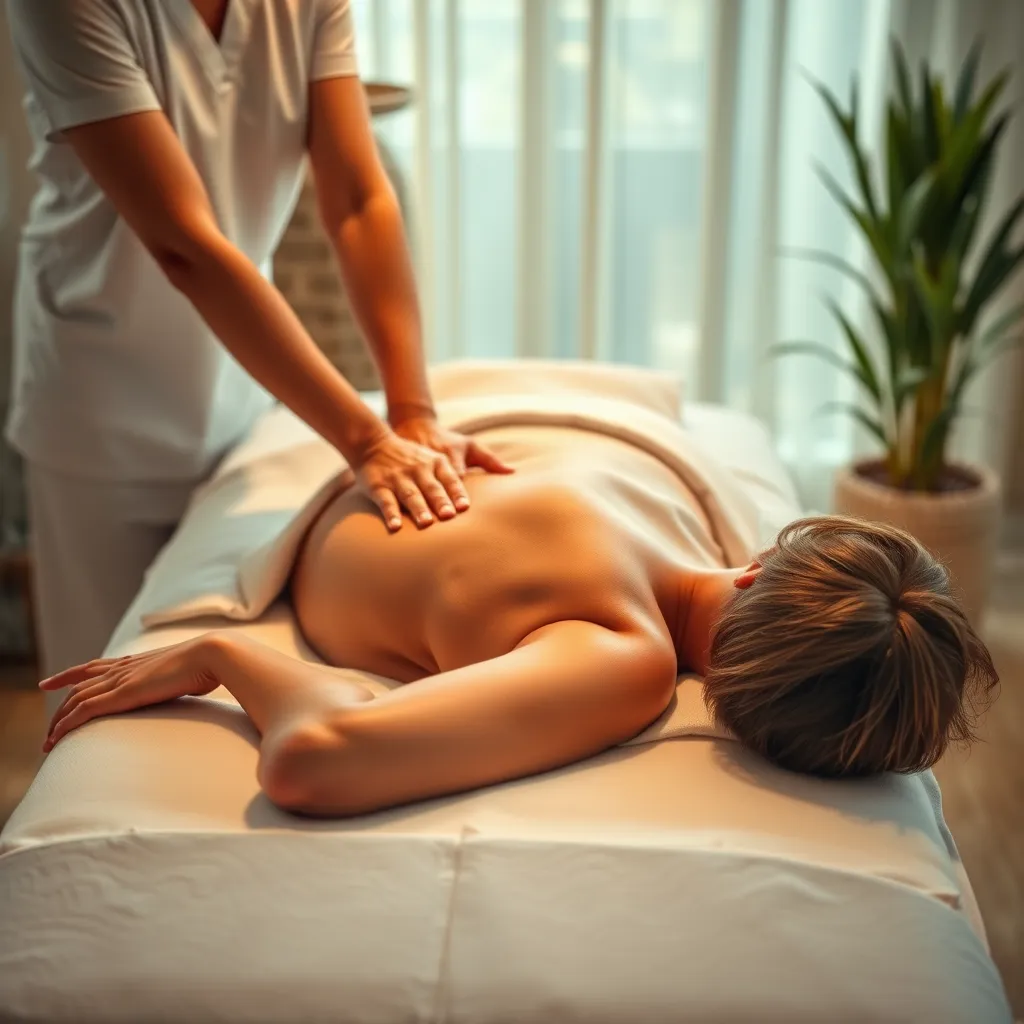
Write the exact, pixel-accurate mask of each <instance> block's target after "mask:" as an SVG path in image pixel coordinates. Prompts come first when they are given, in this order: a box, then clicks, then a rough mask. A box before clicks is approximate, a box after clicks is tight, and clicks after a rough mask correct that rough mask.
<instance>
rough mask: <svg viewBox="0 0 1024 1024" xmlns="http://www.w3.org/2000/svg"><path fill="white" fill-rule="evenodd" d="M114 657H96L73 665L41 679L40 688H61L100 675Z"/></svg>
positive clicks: (111, 662) (113, 660) (113, 661)
mask: <svg viewBox="0 0 1024 1024" xmlns="http://www.w3.org/2000/svg"><path fill="white" fill-rule="evenodd" d="M115 660H116V659H114V658H96V659H95V660H93V661H87V662H85V664H83V665H74V666H72V667H71V668H66V669H63V670H62V671H60V672H57V673H55V674H54V675H52V676H49V677H48V678H46V679H43V680H42V681H41V682H40V683H39V689H40V690H61V689H63V688H64V687H65V686H77V685H78V683H80V682H82V681H83V680H85V679H94V678H95V677H96V676H100V675H102V674H103V673H104V672H106V671H107V670H108V669H109V668H110V666H111V665H113V664H114V663H115Z"/></svg>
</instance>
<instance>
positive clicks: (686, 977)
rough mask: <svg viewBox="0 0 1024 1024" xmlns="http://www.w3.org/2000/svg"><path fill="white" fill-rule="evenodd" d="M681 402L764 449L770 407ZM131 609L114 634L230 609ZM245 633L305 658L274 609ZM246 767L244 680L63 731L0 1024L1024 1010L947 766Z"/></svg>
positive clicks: (755, 462)
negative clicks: (937, 769) (407, 801)
mask: <svg viewBox="0 0 1024 1024" xmlns="http://www.w3.org/2000/svg"><path fill="white" fill-rule="evenodd" d="M687 420H688V426H689V428H690V429H692V430H693V431H694V432H696V433H699V434H700V435H701V437H702V438H704V439H705V440H706V441H710V442H711V443H717V442H720V443H721V447H722V458H723V460H724V461H725V462H726V463H727V464H730V465H733V466H735V467H736V468H737V469H738V470H739V471H741V472H750V473H751V474H753V475H754V476H757V475H758V474H763V473H764V467H765V465H771V464H772V463H771V462H765V461H764V459H763V458H762V457H761V456H762V454H763V451H764V450H765V449H766V448H767V441H766V439H765V438H764V436H763V432H762V431H760V428H758V427H757V426H756V425H755V424H753V422H752V421H749V420H745V419H744V418H743V417H737V416H735V415H734V414H728V413H723V412H722V411H720V410H713V409H701V408H700V407H691V408H689V409H688V410H687ZM174 569H175V567H174V559H173V557H171V554H170V553H169V555H168V557H167V558H166V559H165V560H164V561H163V568H162V569H161V570H160V571H161V572H165V573H167V574H168V575H173V573H174ZM154 573H155V570H154ZM151 583H152V584H153V585H154V586H157V585H159V583H160V581H159V580H155V581H154V580H153V579H152V578H151ZM139 613H140V606H139V603H138V602H137V604H136V606H135V607H134V608H133V610H132V611H131V612H130V613H129V615H128V616H127V617H126V620H125V623H124V624H123V626H122V629H121V630H120V631H119V634H118V637H117V639H116V643H115V646H114V648H113V650H114V651H130V650H140V649H145V648H150V647H156V646H161V645H163V644H166V643H171V642H175V641H176V640H178V639H183V638H185V637H186V636H189V635H194V634H195V633H197V632H201V631H202V630H203V629H205V628H209V627H211V626H217V627H218V628H220V627H223V625H224V623H223V620H207V621H199V622H190V623H179V624H175V625H168V626H164V627H161V628H160V629H154V630H149V631H146V632H142V631H140V628H139ZM230 628H232V629H238V630H244V631H245V632H248V633H251V634H252V635H255V636H257V637H259V638H260V639H262V640H263V641H264V642H268V643H271V644H273V645H275V646H277V647H279V648H280V649H282V650H286V651H289V652H292V653H294V654H296V655H298V656H309V652H308V650H306V649H305V648H304V646H303V645H302V643H301V640H300V638H299V637H298V635H297V632H296V630H295V626H294V622H293V620H292V618H291V616H290V614H289V612H288V609H287V608H285V607H283V606H281V605H276V606H275V607H274V608H272V609H271V611H270V613H269V614H268V615H266V616H264V617H263V618H262V619H261V620H259V621H258V622H255V623H247V624H244V625H236V626H232V627H230ZM696 685H697V684H696V683H695V682H694V681H692V680H690V681H683V683H682V684H681V687H680V691H679V703H678V705H677V710H676V714H677V715H679V716H681V718H677V722H679V721H685V722H688V724H689V726H690V727H692V728H696V727H697V726H698V725H699V724H700V707H701V705H700V702H699V699H697V698H699V692H698V691H697V690H696V688H695V687H696ZM215 696H218V697H225V695H224V694H223V692H222V691H218V694H217V695H215ZM255 763H256V738H255V736H254V734H253V731H252V729H251V726H250V725H249V724H248V722H247V720H246V719H245V716H244V715H243V714H242V713H241V711H240V710H239V709H238V708H237V707H236V706H234V705H233V703H231V702H230V700H229V699H227V698H226V699H224V700H215V701H213V700H202V701H182V702H178V703H176V704H174V705H171V706H166V707H161V708H150V709H146V710H144V711H140V712H137V713H135V714H132V715H126V716H120V717H116V718H111V719H101V720H98V721H96V722H93V723H90V724H89V725H87V726H86V727H84V728H82V729H81V730H79V731H77V732H76V733H74V734H72V736H70V737H69V738H68V739H67V740H66V741H65V742H63V743H62V744H60V745H59V746H58V747H57V748H56V750H55V751H54V752H53V753H52V754H51V755H50V757H49V758H48V760H47V762H46V764H45V765H44V767H43V770H42V771H41V773H40V775H39V777H38V778H37V780H36V782H35V783H34V784H33V787H32V789H31V791H30V793H29V794H28V796H27V797H26V799H25V801H24V802H23V803H22V805H21V806H20V807H19V808H18V810H17V811H16V812H15V814H14V816H13V817H12V819H11V820H10V822H9V823H8V825H7V827H6V828H5V830H4V832H3V834H2V837H0V851H2V852H0V1019H3V1020H49V1021H77V1022H82V1024H89V1022H92V1021H122V1020H123V1021H143V1020H146V1021H148V1020H167V1021H181V1020H189V1021H206V1020H218V1019H232V1020H239V1021H283V1020H288V1021H304V1020H325V1021H326V1020H331V1021H360V1022H374V1021H381V1022H384V1021H396V1020H422V1021H467V1022H469V1021H472V1022H475V1024H486V1022H490V1021H495V1022H497V1021H508V1020H515V1021H522V1022H529V1021H538V1022H540V1021H544V1022H548V1021H553V1020H558V1021H563V1020H564V1021H569V1020H588V1021H609V1022H615V1024H624V1022H634V1021H644V1022H651V1024H654V1022H658V1021H662V1020H666V1021H667V1020H672V1021H691V1020H692V1021H702V1022H714V1021H733V1020H758V1021H770V1020H779V1021H783V1020H784V1021H792V1022H802V1021H808V1022H810V1021H814V1022H818V1021H821V1020H829V1021H857V1022H869V1021H889V1020H914V1021H916V1020H921V1021H925V1020H927V1021H930V1022H931V1021H950V1022H952V1021H972V1022H979V1024H981V1022H989V1021H991V1022H1004V1021H1008V1020H1009V1019H1010V1015H1009V1010H1008V1007H1007V1005H1006V1001H1005V997H1004V995H1003V992H1002V988H1001V984H1000V982H999V979H998V976H997V973H996V971H995V968H994V966H993V965H992V963H991V960H990V959H989V958H988V956H987V954H986V952H985V947H984V939H983V933H982V932H981V931H980V924H979V923H978V922H977V920H976V919H974V921H973V927H972V916H973V915H974V913H975V912H976V907H975V905H974V901H973V895H972V894H971V892H970V888H969V885H968V884H967V883H966V879H965V876H964V875H963V872H962V868H961V867H960V865H959V862H958V861H957V860H956V857H955V847H953V846H952V842H951V840H950V839H949V837H948V832H947V831H946V830H945V826H944V824H943V823H942V820H941V813H938V814H937V813H936V807H937V803H936V800H937V788H936V787H935V784H934V780H933V779H932V777H931V775H930V774H929V773H926V774H924V775H921V776H914V777H893V776H889V777H885V778H881V779H875V780H864V781H857V782H846V783H834V782H833V783H829V782H822V781H819V780H814V779H809V778H803V777H799V776H795V775H791V774H789V773H785V772H781V771H778V770H776V769H773V768H771V767H770V766H768V765H766V764H765V763H764V762H762V761H760V760H759V759H757V758H755V757H753V756H752V755H749V754H747V753H746V752H745V751H743V750H742V749H740V748H739V747H738V745H737V744H735V743H733V742H731V741H727V740H722V739H715V738H712V737H709V736H691V737H690V738H688V739H674V740H670V741H661V742H654V743H648V744H644V745H642V746H634V747H631V748H628V749H619V750H616V751H611V752H608V753H606V754H604V755H602V756H600V757H598V758H594V759H592V760H591V761H589V762H586V763H585V764H582V765H577V766H573V767H571V768H568V769H565V770H562V771H558V772H553V773H549V774H547V775H544V776H541V777H538V778H534V779H529V780H524V781H521V782H516V783H511V784H508V785H505V786H498V787H493V788H490V789H487V790H482V791H479V792H476V793H471V794H466V795H463V796H460V797H456V798H452V799H446V800H438V801H431V802H428V803H425V804H421V805H417V806H414V807H410V808H403V809H399V810H395V811H390V812H387V813H384V814H378V815H374V816H371V817H369V818H364V819H359V820H355V821H347V822H307V821H302V820H300V819H296V818H292V817H290V816H288V815H285V814H282V813H281V812H279V811H277V810H276V809H274V808H273V807H272V806H271V805H270V804H269V803H268V802H267V801H266V800H265V799H264V798H263V797H262V796H261V795H260V793H259V789H258V786H257V785H256V781H255Z"/></svg>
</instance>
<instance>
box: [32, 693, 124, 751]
mask: <svg viewBox="0 0 1024 1024" xmlns="http://www.w3.org/2000/svg"><path fill="white" fill-rule="evenodd" d="M114 710H116V709H115V708H114V706H113V705H112V703H111V701H110V697H109V694H107V693H100V694H98V695H97V696H95V697H88V698H86V699H85V700H83V701H82V702H81V704H76V705H75V708H74V710H73V711H70V712H68V714H66V715H64V717H63V718H61V720H60V721H59V722H58V723H57V724H56V725H55V726H54V727H53V731H52V732H51V733H50V735H49V736H47V738H46V742H45V743H44V744H43V751H44V752H46V753H49V751H51V750H53V748H54V746H55V745H56V744H57V743H59V742H60V741H61V739H63V737H65V736H67V734H68V733H69V732H71V730H72V729H77V728H78V727H79V726H80V725H85V723H86V722H88V721H89V720H90V719H92V718H96V717H97V716H99V715H105V714H109V713H110V712H112V711H114Z"/></svg>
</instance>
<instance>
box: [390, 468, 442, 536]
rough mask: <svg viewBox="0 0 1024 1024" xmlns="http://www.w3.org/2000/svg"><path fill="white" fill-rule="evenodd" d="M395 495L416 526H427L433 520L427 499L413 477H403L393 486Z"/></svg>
mask: <svg viewBox="0 0 1024 1024" xmlns="http://www.w3.org/2000/svg"><path fill="white" fill-rule="evenodd" d="M395 495H396V497H397V498H398V500H399V501H400V502H401V503H402V506H403V507H404V508H405V510H406V511H407V512H408V513H409V515H410V516H412V521H413V522H414V523H415V524H416V525H417V526H429V525H430V524H431V523H432V522H433V521H434V515H433V513H432V512H431V511H430V506H429V505H428V504H427V499H426V498H424V497H423V492H422V491H421V490H420V489H419V486H418V485H417V484H416V481H415V479H413V478H411V477H404V478H403V479H402V480H401V481H400V482H399V483H398V484H397V485H396V487H395Z"/></svg>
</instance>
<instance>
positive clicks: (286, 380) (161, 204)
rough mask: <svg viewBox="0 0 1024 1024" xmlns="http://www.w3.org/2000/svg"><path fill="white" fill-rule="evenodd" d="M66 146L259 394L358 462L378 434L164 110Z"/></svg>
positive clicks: (79, 133) (87, 133) (103, 126)
mask: <svg viewBox="0 0 1024 1024" xmlns="http://www.w3.org/2000/svg"><path fill="white" fill-rule="evenodd" d="M64 134H65V136H66V138H67V140H68V142H69V143H70V144H71V146H72V147H73V149H74V150H75V153H76V154H77V155H78V157H79V159H80V160H81V161H82V163H83V164H84V166H85V168H86V170H87V171H88V172H89V174H90V176H91V177H92V178H93V180H94V181H95V182H96V183H97V184H98V185H99V187H100V188H101V189H102V190H103V191H104V193H105V194H106V195H107V196H108V198H109V199H110V200H111V202H112V203H113V205H114V207H115V208H116V209H117V211H118V213H119V214H120V215H121V216H122V217H123V218H124V220H125V221H126V222H127V223H128V225H129V226H130V227H131V228H132V229H133V230H134V231H135V233H136V234H137V235H138V236H139V238H140V239H141V240H142V242H143V244H144V245H145V246H146V248H147V249H148V250H149V252H150V253H151V254H152V255H153V257H154V259H156V261H157V263H158V264H159V265H160V267H161V268H162V269H163V271H164V273H165V274H166V275H167V277H168V279H169V280H170V281H171V283H172V284H173V285H174V286H175V287H176V288H177V289H178V290H179V291H181V292H182V293H183V294H184V295H185V296H186V297H187V298H188V299H189V300H190V301H191V303H192V304H193V306H195V308H196V310H197V311H198V312H199V314H200V315H201V316H202V317H203V319H204V320H205V321H206V322H207V324H208V325H209V326H210V328H211V330H212V331H213V332H214V334H216V335H217V337H218V338H220V340H221V341H222V342H223V344H224V345H225V347H226V348H227V349H228V350H229V351H230V352H231V354H232V355H233V356H234V357H235V358H236V359H237V360H238V361H239V363H241V364H242V366H244V367H245V369H246V370H248V371H249V373H250V374H252V376H253V377H254V378H255V379H256V380H257V381H259V382H260V384H262V385H263V386H264V387H265V388H266V389H267V390H268V391H270V392H271V393H272V394H273V395H275V396H276V397H277V398H279V399H280V400H281V401H282V402H283V403H284V404H285V405H287V406H288V407H289V408H290V409H292V410H293V411H294V412H295V413H296V414H297V415H298V416H300V417H301V418H302V419H303V420H305V422H306V423H308V424H309V425H310V426H311V427H312V428H313V429H314V430H315V431H316V432H317V433H318V434H320V435H321V436H322V437H323V438H325V439H326V440H327V441H329V442H330V443H331V444H332V445H334V446H335V447H336V448H337V449H338V450H339V451H340V452H341V453H342V454H343V455H344V456H345V457H346V458H347V459H349V460H350V461H352V462H355V463H358V462H359V461H361V460H362V458H363V455H364V452H365V451H366V450H367V449H369V448H370V447H371V446H372V445H373V444H374V443H375V442H377V441H379V440H380V439H381V437H382V436H383V434H384V433H385V432H386V428H385V427H384V424H382V423H381V422H380V420H379V419H378V418H377V417H376V416H374V414H373V413H372V411H371V410H370V409H368V408H367V407H366V405H365V403H364V402H363V401H362V400H361V399H360V397H359V395H358V393H357V392H356V391H355V390H354V389H353V388H352V387H351V386H350V385H349V384H348V382H347V381H346V380H345V379H344V378H343V377H342V376H341V375H340V374H339V373H338V372H337V371H336V370H335V368H334V367H333V366H332V364H331V363H330V361H329V360H328V359H327V358H326V357H325V356H324V355H323V353H322V352H321V351H320V350H319V349H318V348H317V346H316V344H315V343H314V342H313V340H312V339H311V338H310V337H309V335H308V334H307V332H306V331H305V329H304V328H303V326H302V324H301V323H300V321H299V320H298V318H297V317H296V316H295V314H294V313H293V312H292V310H291V308H290V307H289V305H288V303H287V302H286V301H285V300H284V297H283V296H282V295H281V294H280V293H279V292H278V291H277V289H276V288H275V287H274V286H273V285H272V284H270V283H269V282H268V281H267V280H266V279H265V278H264V277H263V275H262V274H260V272H259V271H258V270H257V269H256V267H255V266H254V265H253V264H252V262H251V261H250V260H249V259H248V258H247V257H246V256H245V255H244V254H243V253H242V252H241V251H240V250H239V249H238V248H237V247H235V246H234V245H232V244H231V243H230V242H229V241H228V240H227V238H225V237H224V235H223V233H222V232H221V230H220V228H219V226H218V224H217V220H216V217H215V215H214V213H213V209H212V207H211V205H210V201H209V198H208V197H207V194H206V190H205V188H204V186H203V183H202V180H201V179H200V177H199V174H198V173H197V171H196V169H195V167H194V165H193V164H192V161H191V160H190V159H189V157H188V154H187V153H186V152H185V151H184V149H183V148H182V146H181V143H180V142H179V140H178V138H177V136H176V135H175V133H174V130H173V129H172V128H171V126H170V124H169V123H168V122H167V119H166V118H165V116H164V115H163V113H161V112H159V111H147V112H144V113H139V114H129V115H127V116H125V117H117V118H111V119H108V120H106V121H100V122H96V123H94V124H87V125H82V126H80V127H77V128H70V129H68V130H67V131H66V132H65V133H64Z"/></svg>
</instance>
